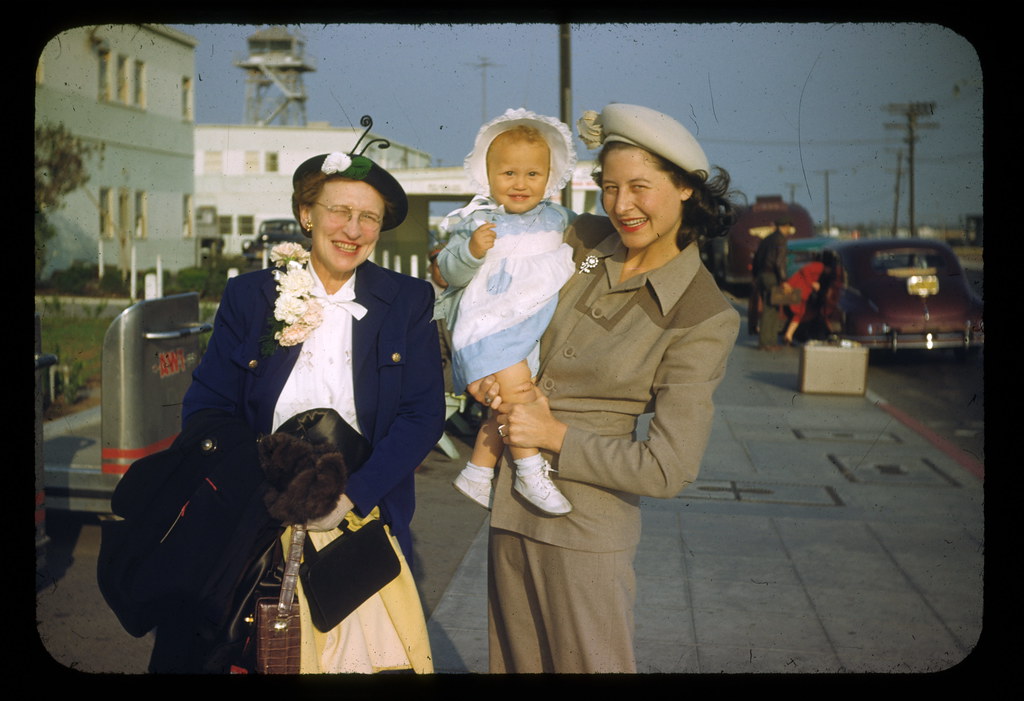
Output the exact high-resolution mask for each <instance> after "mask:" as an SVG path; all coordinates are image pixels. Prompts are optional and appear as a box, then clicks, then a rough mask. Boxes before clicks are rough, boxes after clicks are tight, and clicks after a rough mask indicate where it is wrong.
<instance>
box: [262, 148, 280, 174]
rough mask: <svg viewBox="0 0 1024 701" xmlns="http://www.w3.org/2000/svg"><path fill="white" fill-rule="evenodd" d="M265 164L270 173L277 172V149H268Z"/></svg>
mask: <svg viewBox="0 0 1024 701" xmlns="http://www.w3.org/2000/svg"><path fill="white" fill-rule="evenodd" d="M265 165H266V171H267V172H268V173H276V172H277V151H267V153H266V160H265Z"/></svg>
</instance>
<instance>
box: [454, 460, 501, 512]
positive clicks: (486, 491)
mask: <svg viewBox="0 0 1024 701" xmlns="http://www.w3.org/2000/svg"><path fill="white" fill-rule="evenodd" d="M477 470H479V468H477ZM452 486H453V487H455V488H456V489H457V490H459V491H460V492H462V493H463V494H465V495H466V496H467V497H469V498H470V499H472V500H473V501H475V502H476V503H477V504H479V505H480V506H482V507H484V508H485V509H487V510H490V508H491V502H492V499H493V495H492V492H493V491H494V490H493V487H492V480H489V479H480V477H479V475H478V474H475V473H474V471H473V470H472V468H471V466H470V465H467V466H466V467H464V468H462V472H460V473H459V474H458V475H457V476H456V477H455V479H454V480H453V481H452Z"/></svg>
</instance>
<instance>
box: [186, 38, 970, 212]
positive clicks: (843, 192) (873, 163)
mask: <svg viewBox="0 0 1024 701" xmlns="http://www.w3.org/2000/svg"><path fill="white" fill-rule="evenodd" d="M173 26H174V27H176V28H177V29H180V30H182V31H185V32H186V33H188V34H190V35H192V36H194V37H195V38H196V39H197V40H198V41H199V45H198V46H197V48H196V73H197V83H196V85H197V87H196V109H197V121H198V122H199V123H202V124H209V123H227V124H238V123H242V121H243V119H244V115H245V75H244V72H243V71H242V69H240V68H237V67H236V66H235V65H234V61H235V60H237V59H240V58H244V57H245V56H246V55H247V43H246V42H247V39H248V37H249V36H250V35H251V34H252V33H253V32H255V31H256V30H258V29H261V28H265V27H266V26H267V25H253V24H248V25H233V24H217V25H210V24H206V25H202V24H197V25H182V24H178V25H173ZM288 29H289V31H291V32H293V33H297V34H299V35H300V36H302V37H303V38H304V39H305V41H306V55H307V59H308V60H309V62H311V63H312V64H313V65H314V66H315V67H316V71H315V72H313V73H309V74H307V75H306V78H305V87H306V91H307V93H308V95H309V100H308V102H307V119H308V120H309V121H327V122H330V123H331V124H332V125H335V126H354V125H357V124H358V121H359V117H360V116H361V115H363V114H370V115H372V116H373V118H374V131H376V132H379V133H381V134H383V135H385V136H387V137H388V138H391V139H392V140H394V141H397V142H400V143H403V144H407V145H409V146H412V147H415V148H418V149H421V150H423V151H426V152H428V153H430V154H431V155H432V156H433V158H434V163H435V165H438V164H440V165H456V164H461V163H462V159H463V158H464V156H465V155H466V153H467V152H468V151H469V149H470V147H471V145H472V141H473V138H474V136H475V135H476V132H477V129H478V128H479V126H480V124H481V122H482V119H483V118H484V115H486V117H487V118H491V117H493V116H496V115H497V114H500V113H501V112H502V111H504V110H505V109H506V108H508V107H527V108H529V109H532V110H534V111H537V112H541V113H545V114H550V115H555V116H557V115H558V114H559V112H560V102H559V30H558V25H555V24H522V25H512V24H454V25H412V24H409V25H403V24H377V25H374V24H350V25H345V24H333V25H289V26H288ZM485 63H486V64H489V65H488V66H487V67H486V69H483V68H481V65H482V64H485ZM571 68H572V77H571V88H572V114H573V121H575V118H576V117H578V116H579V114H580V113H581V112H582V111H583V110H586V109H595V110H600V109H601V108H602V107H603V106H604V105H606V104H608V103H609V102H626V103H634V104H641V105H645V106H648V107H652V108H654V109H658V110H660V111H662V112H666V113H668V114H670V115H672V116H673V117H675V118H676V119H678V120H679V121H681V122H682V123H683V124H684V125H686V126H687V127H688V128H689V129H690V130H691V131H692V132H693V133H694V135H695V136H697V138H698V139H699V140H700V142H701V143H702V145H703V146H704V149H705V151H706V152H707V154H708V157H709V159H710V160H711V162H712V164H714V165H719V166H722V167H724V168H725V169H726V170H728V171H729V173H730V174H731V175H732V177H733V182H734V185H735V186H736V187H737V188H738V189H739V190H741V191H742V192H744V193H745V194H746V195H747V196H748V198H749V199H750V200H751V201H752V200H753V199H754V197H755V196H756V195H759V194H780V195H783V196H784V197H785V198H786V199H790V197H793V198H794V199H795V200H796V202H798V203H799V204H801V205H803V206H804V207H806V208H807V209H808V210H809V211H810V212H811V215H812V217H813V218H814V219H815V220H816V222H818V223H819V224H820V223H823V222H824V220H825V214H826V194H825V191H826V188H825V183H826V180H827V182H828V213H829V216H830V219H831V221H832V222H833V223H837V222H838V223H841V224H847V225H854V224H871V223H874V224H877V225H881V226H886V227H887V226H889V225H890V224H891V222H892V218H893V208H894V202H895V197H894V194H895V187H896V169H897V165H898V162H899V161H898V159H899V157H898V152H899V151H900V150H901V149H902V151H903V159H902V163H903V168H904V173H903V177H902V188H901V189H902V194H901V198H900V223H901V224H902V225H905V224H906V223H907V204H906V203H907V199H908V195H907V175H906V164H907V155H906V152H907V145H906V144H905V143H903V141H902V139H903V137H904V136H905V131H904V130H903V129H892V128H887V127H886V125H887V124H890V123H893V124H894V123H899V124H901V125H902V124H904V123H905V118H904V117H903V116H900V115H896V114H891V113H890V112H889V111H887V109H886V107H887V106H888V105H891V104H906V103H913V102H934V103H935V112H934V114H933V115H932V116H931V117H925V118H923V119H922V121H924V122H926V123H931V124H934V125H935V126H934V128H923V129H921V130H920V131H919V139H918V141H917V145H916V170H915V173H916V178H915V180H916V202H915V218H916V220H917V223H918V225H923V224H934V225H939V226H943V225H949V226H955V225H956V224H957V223H958V222H960V221H962V218H963V216H964V215H967V214H980V213H982V171H983V164H982V131H983V129H982V125H983V116H982V68H981V63H980V61H979V57H978V54H977V52H976V51H975V49H974V47H972V46H971V44H970V43H969V42H968V40H967V39H965V38H964V37H962V36H961V35H959V34H957V33H956V32H955V31H954V30H952V29H949V28H946V27H943V26H940V25H935V24H910V23H898V24H896V23H889V24H882V23H877V24H813V23H810V24H764V23H762V24H756V23H755V24H605V23H601V24H592V25H580V24H574V25H572V26H571ZM485 75H486V89H485V83H484V80H483V79H484V76H485ZM485 95H486V102H485ZM573 131H574V133H575V126H574V128H573ZM577 147H578V154H579V157H580V158H581V160H583V159H587V158H590V157H592V156H593V153H592V152H589V151H587V150H586V147H585V146H583V144H582V143H581V142H579V141H578V140H577ZM329 148H330V144H325V145H324V150H325V151H326V150H329ZM826 173H827V175H826Z"/></svg>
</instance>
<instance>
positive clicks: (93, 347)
mask: <svg viewBox="0 0 1024 701" xmlns="http://www.w3.org/2000/svg"><path fill="white" fill-rule="evenodd" d="M109 326H110V319H102V318H101V319H96V318H76V317H68V316H63V315H59V314H43V315H41V316H40V319H39V328H40V336H41V348H42V353H43V354H52V355H55V356H57V366H56V367H57V368H58V372H59V373H61V375H62V378H63V379H62V380H61V385H63V386H64V387H66V389H67V390H68V392H67V393H66V394H68V395H71V396H64V395H62V396H58V397H55V399H54V402H53V404H51V405H50V407H49V408H48V409H47V411H46V418H47V419H52V418H56V417H58V416H62V415H64V414H68V413H72V412H74V411H80V410H82V409H87V408H89V407H90V406H95V405H96V403H97V402H98V401H99V392H98V390H99V387H100V376H101V371H102V357H101V356H102V349H103V337H104V336H105V335H106V333H107V327H109ZM61 385H58V386H61ZM90 390H96V391H95V392H91V391H90ZM91 395H94V396H91Z"/></svg>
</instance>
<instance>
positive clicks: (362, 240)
mask: <svg viewBox="0 0 1024 701" xmlns="http://www.w3.org/2000/svg"><path fill="white" fill-rule="evenodd" d="M301 213H302V221H303V222H307V221H308V222H312V224H313V230H312V232H311V235H312V238H313V246H312V249H311V251H310V263H311V264H312V266H313V270H314V271H316V274H317V275H318V276H319V278H320V281H321V282H322V283H323V284H324V288H325V289H326V290H327V292H328V293H329V294H333V293H334V292H337V291H338V290H339V289H340V288H341V286H342V285H343V284H344V283H345V282H346V281H348V279H349V278H350V277H352V273H353V271H355V269H356V268H358V267H359V266H360V265H362V264H363V263H364V262H365V261H366V260H367V259H368V258H369V257H370V254H371V253H373V249H374V247H375V246H376V245H377V240H378V239H379V238H380V227H381V221H382V220H383V218H384V198H383V197H381V195H380V193H379V192H377V190H376V188H374V187H373V186H371V185H367V184H366V183H364V182H362V181H359V180H328V181H327V182H326V183H324V187H323V190H322V191H321V192H320V196H319V197H318V198H317V201H316V202H315V203H314V204H313V205H311V206H309V207H303V208H302V212H301Z"/></svg>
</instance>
